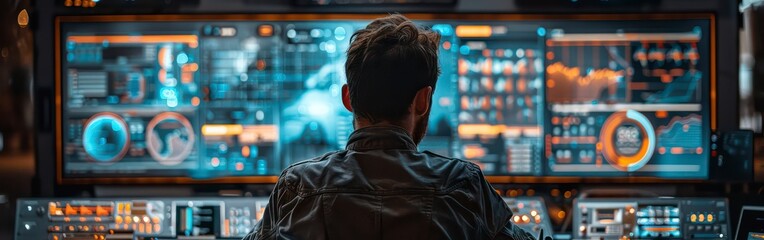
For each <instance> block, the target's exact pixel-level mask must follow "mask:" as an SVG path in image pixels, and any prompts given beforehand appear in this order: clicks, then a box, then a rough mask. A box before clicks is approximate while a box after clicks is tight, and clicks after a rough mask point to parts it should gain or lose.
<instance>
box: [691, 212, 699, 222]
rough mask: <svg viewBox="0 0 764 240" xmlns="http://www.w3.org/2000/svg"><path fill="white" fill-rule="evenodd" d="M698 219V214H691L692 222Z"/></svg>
mask: <svg viewBox="0 0 764 240" xmlns="http://www.w3.org/2000/svg"><path fill="white" fill-rule="evenodd" d="M696 221H698V216H697V215H695V214H692V215H690V222H696Z"/></svg>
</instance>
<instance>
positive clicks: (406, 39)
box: [345, 14, 440, 123]
mask: <svg viewBox="0 0 764 240" xmlns="http://www.w3.org/2000/svg"><path fill="white" fill-rule="evenodd" d="M439 44H440V35H439V34H437V33H436V32H434V31H432V30H429V29H425V28H422V27H419V26H417V25H416V24H414V23H413V22H411V20H409V19H408V18H406V17H404V16H403V15H400V14H393V15H390V16H387V17H384V18H379V19H376V20H374V21H373V22H371V23H370V24H369V25H368V26H366V28H364V29H361V30H358V31H357V32H355V33H354V34H353V36H352V37H351V38H350V48H349V49H348V52H347V54H348V55H347V62H346V63H345V74H346V75H347V81H348V88H349V92H350V102H351V106H352V107H353V113H354V114H355V116H356V117H362V118H365V119H367V120H369V121H371V122H372V123H375V122H379V121H382V120H387V121H397V120H400V119H401V118H402V117H404V116H406V115H407V114H408V107H409V106H410V105H411V102H412V101H413V99H414V96H415V95H416V93H417V91H419V90H420V89H422V88H425V87H428V86H429V87H432V88H433V90H434V89H435V83H436V81H437V80H438V75H440V67H439V65H438V46H439Z"/></svg>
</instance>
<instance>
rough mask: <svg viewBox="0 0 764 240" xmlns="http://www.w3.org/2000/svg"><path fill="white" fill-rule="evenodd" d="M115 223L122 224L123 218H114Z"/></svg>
mask: <svg viewBox="0 0 764 240" xmlns="http://www.w3.org/2000/svg"><path fill="white" fill-rule="evenodd" d="M114 223H116V224H122V216H116V217H114Z"/></svg>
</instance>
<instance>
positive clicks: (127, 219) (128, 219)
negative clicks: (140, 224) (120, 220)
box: [125, 216, 133, 224]
mask: <svg viewBox="0 0 764 240" xmlns="http://www.w3.org/2000/svg"><path fill="white" fill-rule="evenodd" d="M130 223H133V218H131V217H130V216H125V224H130Z"/></svg>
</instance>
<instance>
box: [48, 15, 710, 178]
mask: <svg viewBox="0 0 764 240" xmlns="http://www.w3.org/2000/svg"><path fill="white" fill-rule="evenodd" d="M107 19H108V18H106V19H97V18H94V19H91V20H88V21H66V20H65V19H64V21H61V23H60V25H59V29H60V36H58V37H59V42H60V44H59V49H60V50H59V51H60V52H59V53H60V59H57V61H58V62H59V66H60V72H59V73H58V74H59V84H60V85H59V86H60V88H59V92H58V94H59V97H60V99H61V101H60V106H59V108H58V109H57V110H58V111H59V113H60V122H59V123H60V126H59V127H60V129H59V131H60V138H59V141H60V143H58V144H60V146H61V152H60V156H61V158H60V159H59V160H60V163H61V164H60V168H59V174H61V175H60V176H61V177H62V178H63V179H64V180H66V179H74V178H76V179H99V178H123V179H139V178H145V177H170V178H173V177H187V178H191V179H199V180H205V179H217V178H222V177H243V176H278V175H279V173H280V172H281V170H282V169H284V168H285V167H287V166H289V165H290V164H292V163H295V162H298V161H301V160H305V159H309V158H312V157H315V156H319V155H322V154H323V153H325V152H328V151H333V150H338V149H343V148H344V147H345V145H346V143H347V141H348V137H349V135H350V134H351V133H352V132H353V130H354V128H353V118H352V113H350V112H348V111H347V110H345V109H344V107H343V105H342V102H341V98H340V92H341V88H342V85H343V84H344V83H345V82H346V79H345V74H344V64H345V53H346V51H347V49H348V46H349V39H350V37H351V35H352V34H353V32H355V31H356V30H358V29H360V28H363V27H365V25H366V24H367V23H368V20H311V21H307V20H299V21H263V20H248V21H169V20H167V21H165V20H162V21H152V22H140V21H138V22H109V21H107ZM418 23H420V24H421V25H423V26H425V27H428V28H431V29H433V30H435V31H437V32H439V33H440V34H441V35H442V39H441V43H440V53H439V54H440V55H439V58H440V59H439V61H440V64H441V72H442V74H441V76H440V79H439V80H438V83H437V86H436V92H435V95H434V97H433V101H432V110H431V116H430V122H429V128H428V134H427V137H425V139H424V141H423V142H422V143H421V144H420V146H419V148H420V149H421V150H429V151H432V152H435V153H437V154H441V155H445V156H449V157H455V158H461V159H465V160H469V161H473V162H475V163H477V164H478V165H479V166H480V167H481V168H482V169H483V171H484V172H485V173H486V174H487V175H502V176H504V175H519V176H604V177H610V176H612V177H620V176H654V177H665V178H706V177H707V175H708V161H709V149H708V147H707V145H709V144H708V143H709V139H708V138H709V136H710V125H709V121H710V112H709V111H710V107H709V106H710V105H709V102H710V101H709V92H710V91H709V88H710V76H711V73H710V72H709V71H710V70H709V69H710V62H709V61H710V60H709V59H710V57H709V54H710V51H709V46H710V44H709V43H708V39H710V37H709V31H708V29H709V24H710V21H708V20H654V21H617V22H613V21H550V20H549V21H547V20H545V21H535V20H522V21H521V20H512V21H499V20H496V21H456V20H440V21H435V20H424V21H419V22H418ZM584 26H586V27H584ZM656 26H660V27H656Z"/></svg>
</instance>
